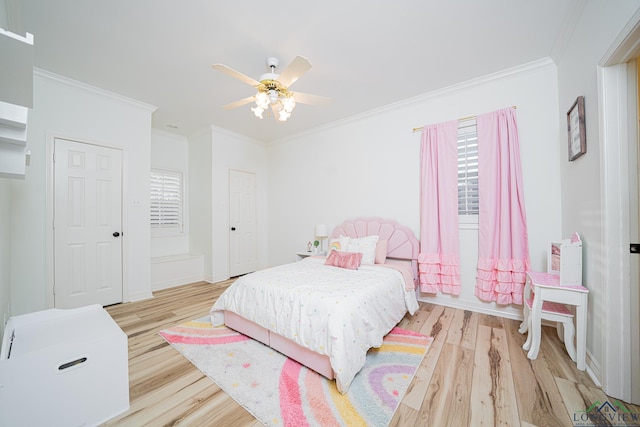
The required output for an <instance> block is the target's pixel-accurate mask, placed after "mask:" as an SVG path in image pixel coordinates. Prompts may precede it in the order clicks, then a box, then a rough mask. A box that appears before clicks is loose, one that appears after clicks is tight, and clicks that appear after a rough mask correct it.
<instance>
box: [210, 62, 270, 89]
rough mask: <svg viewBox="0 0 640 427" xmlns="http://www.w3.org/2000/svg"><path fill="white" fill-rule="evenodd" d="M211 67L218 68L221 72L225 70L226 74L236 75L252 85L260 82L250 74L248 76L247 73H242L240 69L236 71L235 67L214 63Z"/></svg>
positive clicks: (235, 76)
mask: <svg viewBox="0 0 640 427" xmlns="http://www.w3.org/2000/svg"><path fill="white" fill-rule="evenodd" d="M211 68H213V69H214V70H218V71H220V72H223V73H225V74H228V75H230V76H231V77H234V78H236V79H238V80H240V81H243V82H245V83H246V84H248V85H251V86H257V85H259V84H260V83H259V82H258V81H257V80H256V79H252V78H251V77H249V76H247V75H245V74H242V73H241V72H240V71H236V70H234V69H233V68H229V67H227V66H226V65H224V64H213V65H212V66H211Z"/></svg>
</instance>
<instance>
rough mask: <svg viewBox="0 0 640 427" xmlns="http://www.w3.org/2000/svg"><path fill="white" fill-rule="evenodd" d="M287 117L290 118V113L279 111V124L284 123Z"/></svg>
mask: <svg viewBox="0 0 640 427" xmlns="http://www.w3.org/2000/svg"><path fill="white" fill-rule="evenodd" d="M289 117H291V113H288V112H287V111H286V110H284V109H282V110H280V117H278V120H280V121H281V122H286V121H287V119H288V118H289Z"/></svg>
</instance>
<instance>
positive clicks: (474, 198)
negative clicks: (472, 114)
mask: <svg viewBox="0 0 640 427" xmlns="http://www.w3.org/2000/svg"><path fill="white" fill-rule="evenodd" d="M478 211H479V198H478V133H477V129H476V119H475V118H473V119H469V120H464V121H461V122H460V123H459V124H458V215H460V222H472V223H477V216H478Z"/></svg>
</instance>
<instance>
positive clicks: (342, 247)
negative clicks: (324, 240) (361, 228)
mask: <svg viewBox="0 0 640 427" xmlns="http://www.w3.org/2000/svg"><path fill="white" fill-rule="evenodd" d="M348 245H349V236H340V237H338V238H336V239H331V241H330V242H329V248H328V249H327V253H329V254H330V253H331V252H332V251H343V252H345V251H346V250H347V246H348Z"/></svg>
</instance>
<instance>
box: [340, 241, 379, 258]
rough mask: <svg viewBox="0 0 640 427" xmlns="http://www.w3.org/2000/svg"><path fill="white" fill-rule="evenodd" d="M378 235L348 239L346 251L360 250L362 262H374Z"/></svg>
mask: <svg viewBox="0 0 640 427" xmlns="http://www.w3.org/2000/svg"><path fill="white" fill-rule="evenodd" d="M377 243H378V236H367V237H360V238H359V239H354V238H351V239H349V244H348V245H347V252H360V253H361V254H362V264H374V263H375V262H376V244H377Z"/></svg>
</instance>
